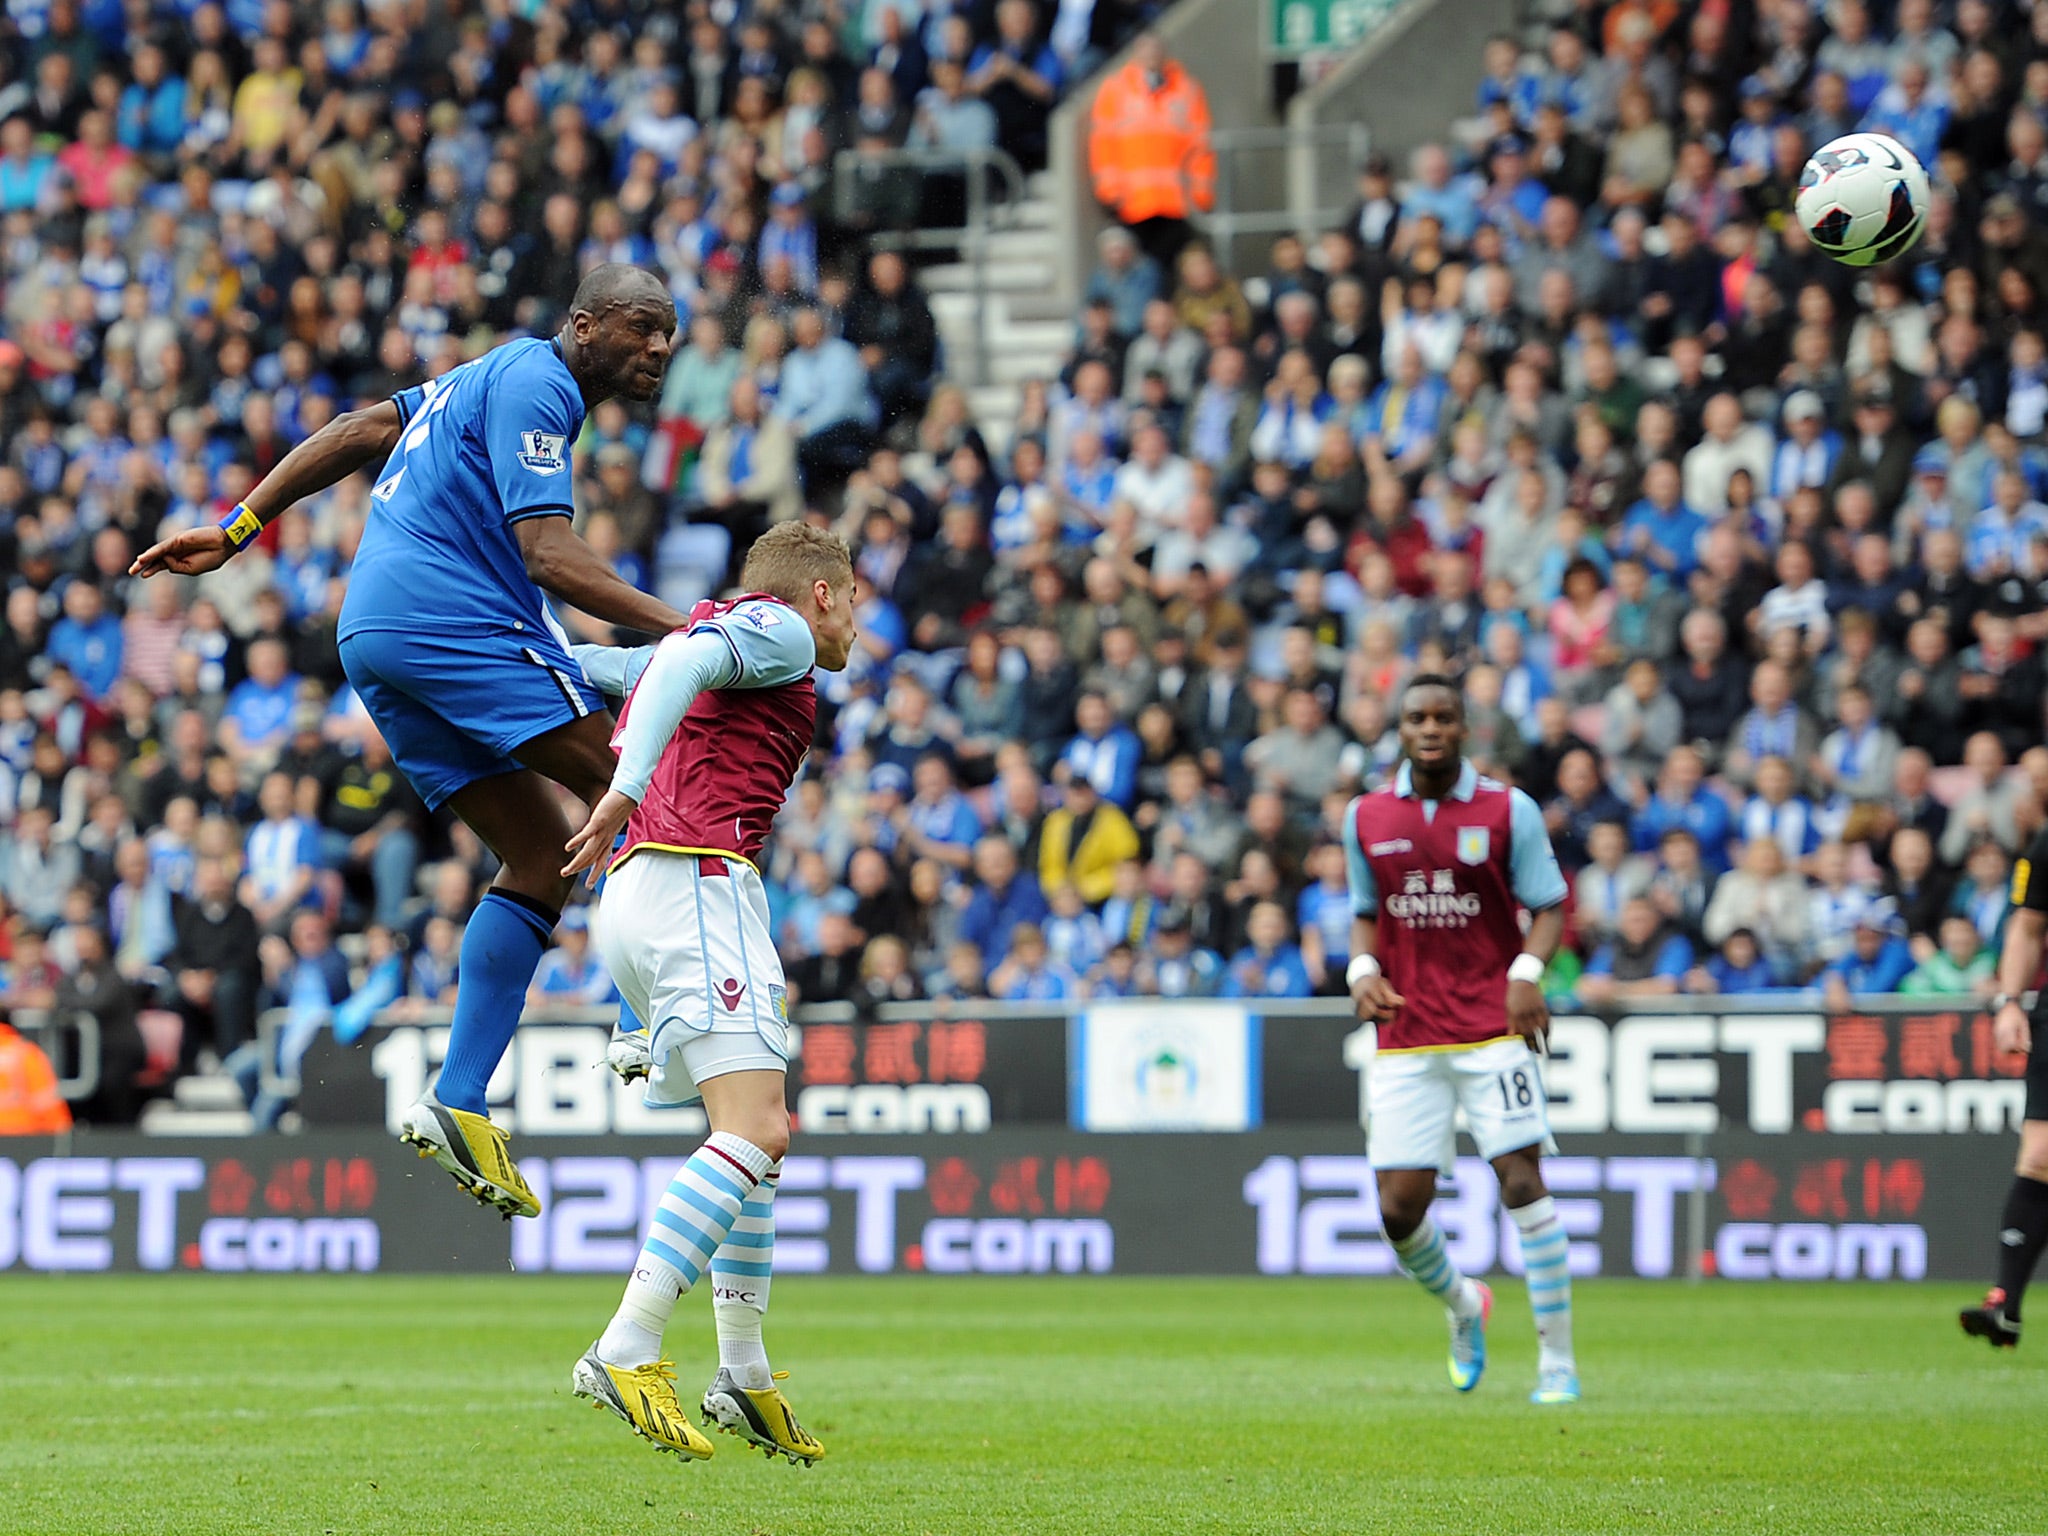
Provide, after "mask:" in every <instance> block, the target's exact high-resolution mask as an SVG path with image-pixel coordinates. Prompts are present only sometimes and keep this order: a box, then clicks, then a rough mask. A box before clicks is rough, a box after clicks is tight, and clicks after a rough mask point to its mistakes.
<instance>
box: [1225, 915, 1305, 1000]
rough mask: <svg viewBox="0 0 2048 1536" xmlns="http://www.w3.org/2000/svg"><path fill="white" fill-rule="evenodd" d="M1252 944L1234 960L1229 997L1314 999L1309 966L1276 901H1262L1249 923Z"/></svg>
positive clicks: (1227, 980) (1227, 982) (1227, 981)
mask: <svg viewBox="0 0 2048 1536" xmlns="http://www.w3.org/2000/svg"><path fill="white" fill-rule="evenodd" d="M1245 937H1246V938H1248V939H1249V940H1251V942H1250V943H1249V944H1247V945H1245V947H1244V948H1243V949H1240V950H1239V951H1238V952H1237V953H1236V954H1234V955H1232V956H1231V957H1230V973H1229V974H1228V975H1227V976H1226V977H1225V978H1224V980H1223V996H1225V997H1313V996H1314V995H1315V990H1316V989H1315V986H1314V984H1313V983H1312V982H1311V981H1310V980H1309V976H1308V965H1307V964H1306V963H1305V962H1304V961H1303V960H1302V958H1301V950H1300V948H1299V946H1297V945H1295V944H1293V943H1290V942H1289V941H1288V938H1287V913H1286V911H1285V910H1284V909H1283V908H1282V907H1281V906H1280V904H1279V903H1278V902H1276V901H1262V902H1260V903H1259V904H1258V905H1257V906H1255V907H1253V908H1252V911H1251V916H1250V917H1249V918H1247V919H1246V920H1245Z"/></svg>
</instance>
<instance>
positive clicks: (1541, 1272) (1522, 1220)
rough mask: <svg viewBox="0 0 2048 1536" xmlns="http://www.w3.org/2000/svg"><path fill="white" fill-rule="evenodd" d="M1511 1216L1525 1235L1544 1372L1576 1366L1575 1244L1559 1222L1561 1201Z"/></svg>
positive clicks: (1524, 1258)
mask: <svg viewBox="0 0 2048 1536" xmlns="http://www.w3.org/2000/svg"><path fill="white" fill-rule="evenodd" d="M1508 1214H1509V1215H1510V1216H1512V1217H1514V1218H1515V1226H1516V1227H1517V1228H1519V1229H1520V1231H1521V1234H1522V1268H1523V1271H1524V1272H1525V1273H1526V1274H1527V1275H1528V1278H1529V1309H1530V1310H1531V1311H1533V1312H1534V1313H1535V1314H1536V1340H1537V1343H1538V1345H1539V1346H1540V1351H1541V1360H1540V1369H1543V1370H1551V1369H1553V1368H1560V1367H1561V1368H1566V1369H1570V1368H1572V1367H1573V1365H1574V1362H1573V1359H1572V1272H1571V1264H1570V1260H1569V1254H1570V1250H1571V1244H1570V1242H1569V1241H1567V1240H1566V1238H1565V1235H1564V1224H1563V1223H1562V1222H1560V1221H1559V1220H1558V1219H1557V1202H1556V1201H1554V1200H1552V1199H1551V1198H1550V1196H1548V1195H1545V1196H1544V1197H1543V1198H1542V1199H1541V1200H1532V1201H1530V1202H1529V1204H1527V1205H1524V1206H1519V1207H1516V1208H1515V1209H1513V1210H1510V1211H1509V1212H1508Z"/></svg>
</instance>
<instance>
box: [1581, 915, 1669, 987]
mask: <svg viewBox="0 0 2048 1536" xmlns="http://www.w3.org/2000/svg"><path fill="white" fill-rule="evenodd" d="M1691 969H1692V945H1691V943H1690V942H1689V941H1688V940H1687V939H1686V937H1685V935H1684V934H1682V933H1680V932H1679V931H1678V930H1677V929H1676V928H1675V927H1673V926H1671V925H1670V924H1668V923H1666V922H1665V921H1664V915H1663V914H1662V913H1661V912H1659V911H1658V910H1657V909H1656V907H1655V906H1653V905H1652V904H1651V903H1650V900H1649V898H1648V897H1645V896H1636V897H1633V898H1631V899H1630V900H1629V901H1627V902H1625V903H1624V904H1623V906H1622V909H1621V924H1620V931H1619V932H1618V933H1617V934H1616V935H1615V936H1614V937H1613V938H1612V939H1611V940H1609V941H1608V942H1607V943H1605V944H1602V945H1601V946H1600V947H1599V948H1598V949H1597V950H1595V951H1594V952H1593V958H1592V959H1591V960H1589V961H1587V962H1586V971H1585V974H1584V975H1583V976H1581V977H1580V978H1579V996H1580V997H1581V998H1582V999H1583V1000H1584V1001H1586V1002H1588V1003H1606V1002H1615V1001H1620V1000H1623V999H1627V998H1637V997H1668V996H1670V995H1671V994H1672V993H1674V992H1676V991H1677V990H1678V988H1679V984H1680V983H1681V982H1683V981H1684V980H1685V973H1686V972H1687V971H1689V970H1691Z"/></svg>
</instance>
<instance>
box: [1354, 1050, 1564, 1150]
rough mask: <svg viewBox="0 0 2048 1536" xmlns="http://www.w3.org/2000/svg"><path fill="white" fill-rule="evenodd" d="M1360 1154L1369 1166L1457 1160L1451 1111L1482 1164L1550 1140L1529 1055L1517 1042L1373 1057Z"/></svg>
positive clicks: (1536, 1067)
mask: <svg viewBox="0 0 2048 1536" xmlns="http://www.w3.org/2000/svg"><path fill="white" fill-rule="evenodd" d="M1368 1103H1369V1105H1370V1107H1371V1121H1370V1124H1369V1126H1368V1128H1367V1131H1366V1153H1367V1155H1368V1157H1370V1159H1371V1160H1372V1165H1373V1167H1375V1168H1436V1169H1440V1170H1442V1171H1443V1172H1444V1173H1446V1174H1448V1173H1449V1172H1450V1171H1451V1166H1452V1163H1453V1161H1454V1158H1455V1155H1456V1144H1455V1132H1456V1125H1457V1112H1458V1111H1459V1110H1460V1109H1462V1110H1464V1112H1465V1124H1466V1126H1467V1128H1468V1129H1469V1130H1470V1131H1471V1133H1472V1140H1473V1142H1474V1143H1475V1144H1476V1145H1477V1146H1478V1148H1479V1155H1480V1156H1481V1157H1483V1158H1486V1159H1487V1160H1488V1161H1491V1160H1492V1159H1494V1158H1496V1157H1500V1156H1501V1155H1503V1154H1504V1153H1508V1152H1513V1151H1516V1150H1518V1149H1519V1148H1522V1147H1529V1146H1537V1145H1541V1146H1542V1147H1543V1149H1544V1151H1546V1152H1551V1151H1554V1150H1556V1149H1555V1146H1554V1145H1553V1143H1552V1142H1551V1140H1550V1115H1549V1109H1548V1106H1547V1105H1546V1104H1545V1102H1544V1098H1543V1076H1542V1072H1541V1069H1540V1064H1539V1063H1538V1062H1537V1059H1536V1056H1535V1053H1534V1052H1532V1051H1531V1050H1530V1049H1529V1047H1528V1046H1527V1045H1526V1044H1525V1043H1524V1042H1523V1041H1521V1040H1519V1039H1510V1040H1493V1041H1489V1042H1488V1043H1486V1044H1485V1045H1480V1046H1474V1047H1473V1048H1472V1049H1470V1050H1464V1051H1397V1052H1393V1053H1391V1054H1388V1053H1381V1054H1378V1055H1375V1056H1374V1057H1373V1062H1372V1084H1371V1089H1370V1094H1369V1099H1368Z"/></svg>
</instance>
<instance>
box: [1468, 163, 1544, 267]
mask: <svg viewBox="0 0 2048 1536" xmlns="http://www.w3.org/2000/svg"><path fill="white" fill-rule="evenodd" d="M1486 164H1487V184H1486V190H1485V191H1484V192H1482V193H1480V195H1479V217H1480V218H1481V219H1482V220H1484V221H1486V222H1487V223H1490V224H1492V225H1494V226H1495V227H1496V228H1497V229H1499V230H1500V232H1501V234H1502V236H1503V237H1504V238H1505V242H1506V249H1507V254H1508V255H1509V256H1510V257H1513V256H1515V255H1517V254H1519V252H1520V251H1521V249H1522V246H1523V243H1524V242H1526V241H1528V240H1532V239H1534V238H1535V235H1536V221H1537V220H1538V219H1539V218H1541V217H1542V215H1543V204H1544V200H1545V197H1546V189H1545V188H1544V185H1543V183H1542V182H1540V181H1537V180H1535V179H1533V178H1532V177H1531V176H1530V175H1529V141H1528V140H1527V139H1526V138H1525V137H1523V135H1522V134H1520V133H1504V134H1502V135H1500V137H1498V138H1496V139H1495V140H1494V141H1493V142H1492V143H1490V144H1488V145H1487V146H1486Z"/></svg>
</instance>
